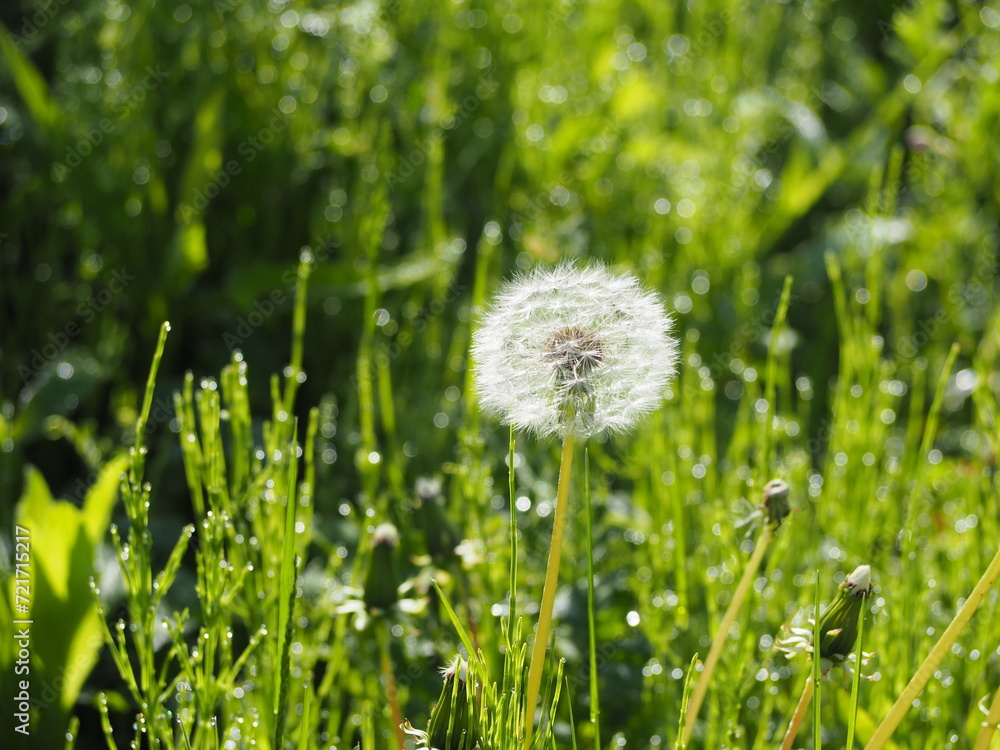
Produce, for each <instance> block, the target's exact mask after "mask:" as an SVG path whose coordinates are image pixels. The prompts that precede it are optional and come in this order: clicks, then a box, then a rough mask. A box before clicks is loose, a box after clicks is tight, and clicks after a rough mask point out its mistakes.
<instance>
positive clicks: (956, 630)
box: [865, 549, 1000, 750]
mask: <svg viewBox="0 0 1000 750" xmlns="http://www.w3.org/2000/svg"><path fill="white" fill-rule="evenodd" d="M998 575H1000V549H998V550H997V553H996V554H995V555H994V556H993V560H992V561H991V562H990V564H989V567H988V568H986V572H985V573H983V577H982V578H980V579H979V583H977V584H976V587H975V588H974V589H972V593H971V594H969V598H968V599H967V600H966V602H965V604H964V605H963V606H962V609H961V610H959V612H958V614H957V615H955V619H953V620H952V621H951V624H949V625H948V627H947V629H946V630H945V631H944V633H943V634H942V635H941V638H940V639H938V642H937V643H935V644H934V648H932V649H931V652H930V653H929V654H927V658H926V659H924V662H923V664H921V665H920V666H919V667H918V668H917V671H916V672H915V673H914V675H913V677H912V678H911V679H910V682H909V684H908V685H907V686H906V687H905V688H903V692H902V693H900V694H899V697H898V698H897V699H896V702H895V703H893V704H892V708H890V709H889V713H887V714H886V715H885V718H884V719H882V723H881V724H879V725H878V728H877V729H876V730H875V734H873V735H872V738H871V740H870V741H869V742H868V744H867V745H865V750H880V748H882V747H885V744H886V743H887V742H888V741H889V738H890V737H892V733H893V732H895V731H896V727H898V726H899V723H900V722H901V721H902V720H903V715H904V714H905V713H906V712H907V710H908V709H909V708H910V706H912V705H913V700H914V699H915V698H916V697H917V695H919V693H920V691H921V690H923V688H924V685H926V684H927V680H929V679H930V677H931V675H932V674H934V670H936V669H937V666H938V664H940V663H941V660H942V659H943V658H944V657H945V655H946V654H947V653H948V651H950V650H951V647H952V645H953V644H954V643H955V641H957V640H958V636H959V635H960V634H961V632H962V630H963V629H964V628H965V626H966V625H967V624H968V622H969V620H971V619H972V615H973V614H974V613H975V611H976V610H977V609H979V605H980V604H982V602H983V599H985V598H986V594H987V593H988V592H989V590H990V586H992V585H993V582H994V581H995V580H996V579H997V576H998Z"/></svg>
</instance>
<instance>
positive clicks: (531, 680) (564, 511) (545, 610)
mask: <svg viewBox="0 0 1000 750" xmlns="http://www.w3.org/2000/svg"><path fill="white" fill-rule="evenodd" d="M575 443H576V440H575V436H574V435H573V432H572V431H567V433H566V437H565V439H564V440H563V445H562V460H561V462H560V465H559V486H558V489H557V491H556V513H555V518H554V519H553V522H552V540H551V542H550V543H549V561H548V565H547V566H546V569H545V584H544V586H543V588H542V603H541V606H540V607H539V610H538V629H537V630H536V632H535V644H534V647H533V648H532V650H531V665H530V666H529V668H528V687H527V694H526V702H525V710H524V748H526V749H527V748H530V747H531V735H532V732H533V730H534V722H535V703H536V702H537V701H538V694H539V692H540V689H541V685H542V671H543V668H544V666H545V649H546V646H547V645H548V641H549V634H550V632H551V631H552V606H553V604H554V603H555V598H556V588H557V586H558V585H559V560H560V559H561V557H562V544H563V532H564V531H565V530H566V518H567V516H568V512H569V484H570V472H571V470H572V468H573V447H574V445H575Z"/></svg>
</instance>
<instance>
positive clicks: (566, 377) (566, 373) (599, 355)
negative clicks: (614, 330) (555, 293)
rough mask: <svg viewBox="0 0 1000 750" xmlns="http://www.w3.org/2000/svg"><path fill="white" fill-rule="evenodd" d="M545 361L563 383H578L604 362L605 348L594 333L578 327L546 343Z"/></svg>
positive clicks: (555, 335) (557, 332)
mask: <svg viewBox="0 0 1000 750" xmlns="http://www.w3.org/2000/svg"><path fill="white" fill-rule="evenodd" d="M544 357H545V361H546V362H548V363H549V364H550V365H552V367H553V368H554V369H555V371H556V376H557V378H558V380H560V381H561V382H563V383H573V382H579V381H580V380H581V379H584V378H586V377H587V376H588V375H590V374H591V373H592V372H593V371H594V370H596V369H597V368H598V367H599V366H600V364H601V362H602V361H603V360H604V346H603V345H602V344H601V340H600V339H599V338H598V337H597V333H596V332H594V331H588V330H586V329H583V328H577V327H575V326H573V327H569V328H562V329H560V330H558V331H556V332H555V333H553V334H552V335H551V336H549V338H548V339H547V340H546V341H545V352H544Z"/></svg>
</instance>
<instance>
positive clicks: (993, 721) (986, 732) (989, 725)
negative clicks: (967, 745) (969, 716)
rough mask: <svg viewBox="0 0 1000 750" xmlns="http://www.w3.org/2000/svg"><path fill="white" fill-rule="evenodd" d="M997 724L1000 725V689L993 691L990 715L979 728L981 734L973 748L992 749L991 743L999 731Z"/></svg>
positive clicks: (975, 749) (980, 749)
mask: <svg viewBox="0 0 1000 750" xmlns="http://www.w3.org/2000/svg"><path fill="white" fill-rule="evenodd" d="M997 725H1000V689H998V690H997V691H996V692H995V693H993V703H992V704H990V712H989V715H987V717H986V721H984V722H983V728H982V729H980V730H979V736H978V737H977V738H976V746H975V748H973V750H990V743H991V742H992V740H993V735H994V734H995V733H996V731H997Z"/></svg>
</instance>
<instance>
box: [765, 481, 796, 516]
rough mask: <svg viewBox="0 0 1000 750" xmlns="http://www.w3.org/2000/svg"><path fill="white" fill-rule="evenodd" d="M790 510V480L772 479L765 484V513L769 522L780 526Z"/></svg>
mask: <svg viewBox="0 0 1000 750" xmlns="http://www.w3.org/2000/svg"><path fill="white" fill-rule="evenodd" d="M789 511H790V508H789V505H788V482H785V481H784V480H782V479H772V480H771V481H770V482H768V483H767V484H765V485H764V515H765V516H766V517H767V522H768V523H769V524H771V525H773V526H774V528H778V527H779V526H781V522H782V521H784V520H785V516H787V515H788V513H789Z"/></svg>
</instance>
